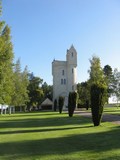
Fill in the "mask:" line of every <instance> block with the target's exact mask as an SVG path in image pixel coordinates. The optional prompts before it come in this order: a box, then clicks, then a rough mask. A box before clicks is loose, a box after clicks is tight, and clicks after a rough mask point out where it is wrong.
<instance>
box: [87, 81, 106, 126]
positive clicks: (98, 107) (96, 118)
mask: <svg viewBox="0 0 120 160" xmlns="http://www.w3.org/2000/svg"><path fill="white" fill-rule="evenodd" d="M105 90H106V89H105V88H104V87H103V86H99V85H97V84H93V85H92V86H91V91H90V94H91V110H92V120H93V123H94V126H99V125H100V122H101V118H102V113H103V106H104V104H105Z"/></svg>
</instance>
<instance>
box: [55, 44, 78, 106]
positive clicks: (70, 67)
mask: <svg viewBox="0 0 120 160" xmlns="http://www.w3.org/2000/svg"><path fill="white" fill-rule="evenodd" d="M52 75H53V102H54V100H55V99H57V100H58V99H59V96H63V97H64V99H65V101H64V109H65V108H66V107H67V106H68V96H69V92H73V91H76V90H77V52H76V50H75V48H74V46H73V45H72V46H71V47H70V49H69V50H67V54H66V61H58V60H53V62H52Z"/></svg>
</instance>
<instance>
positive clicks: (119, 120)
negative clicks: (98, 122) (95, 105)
mask: <svg viewBox="0 0 120 160" xmlns="http://www.w3.org/2000/svg"><path fill="white" fill-rule="evenodd" d="M75 114H79V115H81V116H84V117H88V118H91V117H92V115H91V113H89V112H85V111H76V112H75ZM102 122H112V123H115V124H119V125H120V116H119V115H113V114H105V113H104V114H103V118H102Z"/></svg>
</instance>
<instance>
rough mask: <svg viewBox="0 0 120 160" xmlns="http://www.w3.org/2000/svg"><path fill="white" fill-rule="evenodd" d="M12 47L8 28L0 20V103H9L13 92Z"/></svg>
mask: <svg viewBox="0 0 120 160" xmlns="http://www.w3.org/2000/svg"><path fill="white" fill-rule="evenodd" d="M13 57H14V54H13V47H12V42H11V36H10V28H9V27H8V25H5V22H3V21H2V22H0V104H9V105H10V104H11V96H12V94H13V92H14V91H13V88H14V87H13Z"/></svg>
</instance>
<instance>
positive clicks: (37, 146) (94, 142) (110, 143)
mask: <svg viewBox="0 0 120 160" xmlns="http://www.w3.org/2000/svg"><path fill="white" fill-rule="evenodd" d="M119 135H120V127H116V128H114V129H112V130H110V131H106V132H100V133H89V134H77V135H74V134H73V135H68V136H66V137H59V138H58V137H57V138H48V139H40V140H25V141H18V142H6V143H0V155H1V157H2V156H6V157H11V159H12V158H13V159H14V158H16V159H17V158H19V159H20V158H25V157H26V158H29V157H31V156H32V158H33V159H34V156H39V157H40V158H44V156H46V155H47V156H48V157H49V156H51V155H59V156H61V155H68V154H72V153H75V152H81V151H87V152H92V153H93V154H94V153H97V154H102V152H106V151H112V152H113V150H118V149H120V141H119ZM14 155H15V157H14ZM111 157H112V158H113V155H111ZM109 158H110V157H108V158H107V157H106V158H103V159H106V160H107V159H109ZM117 158H120V155H116V159H117ZM84 159H85V155H84ZM113 159H114V158H113ZM8 160H9V159H8Z"/></svg>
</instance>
